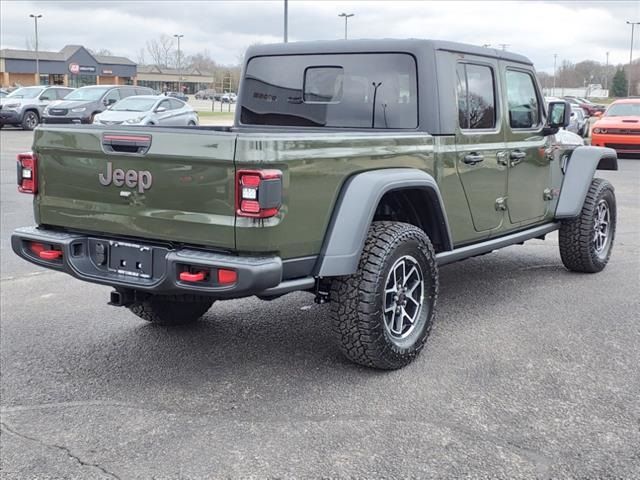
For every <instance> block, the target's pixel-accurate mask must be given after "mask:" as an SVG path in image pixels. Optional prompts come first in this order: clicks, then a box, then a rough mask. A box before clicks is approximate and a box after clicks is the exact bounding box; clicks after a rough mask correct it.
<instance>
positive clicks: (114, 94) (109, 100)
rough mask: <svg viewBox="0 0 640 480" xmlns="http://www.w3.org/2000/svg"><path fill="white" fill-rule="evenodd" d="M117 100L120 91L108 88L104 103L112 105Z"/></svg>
mask: <svg viewBox="0 0 640 480" xmlns="http://www.w3.org/2000/svg"><path fill="white" fill-rule="evenodd" d="M118 100H120V91H119V90H118V89H117V88H114V89H113V90H110V91H109V92H108V93H107V94H106V95H105V97H104V103H105V105H107V106H109V105H113V104H114V103H116V102H117V101H118Z"/></svg>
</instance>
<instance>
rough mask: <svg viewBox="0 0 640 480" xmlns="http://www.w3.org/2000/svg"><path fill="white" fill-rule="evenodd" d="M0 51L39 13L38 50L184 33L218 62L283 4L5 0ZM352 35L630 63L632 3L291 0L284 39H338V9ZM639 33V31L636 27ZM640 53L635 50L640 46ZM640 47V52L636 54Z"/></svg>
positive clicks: (273, 30)
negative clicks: (499, 47) (504, 46)
mask: <svg viewBox="0 0 640 480" xmlns="http://www.w3.org/2000/svg"><path fill="white" fill-rule="evenodd" d="M1 8H2V19H1V20H0V27H1V36H0V43H1V44H2V47H3V48H4V47H11V48H24V46H25V39H26V38H28V37H29V38H31V37H32V36H33V33H32V32H33V23H32V19H30V18H29V16H28V15H29V13H35V12H37V13H42V14H43V18H42V20H41V22H40V23H39V27H40V39H41V45H42V47H43V48H46V49H50V50H59V49H60V48H62V47H63V46H64V45H66V44H81V45H85V46H87V47H90V48H94V49H101V48H106V49H109V50H111V51H112V52H113V53H114V54H117V55H125V56H128V57H130V58H132V59H133V60H135V59H136V57H137V52H138V51H139V49H140V48H143V47H144V46H145V43H146V41H147V40H149V39H152V38H156V37H157V36H159V35H160V34H161V33H165V34H169V35H172V34H174V33H181V34H184V38H183V39H182V41H181V46H182V48H183V50H184V51H185V54H187V55H188V54H193V53H197V52H199V51H202V50H204V49H207V50H209V51H210V52H211V54H212V55H213V56H214V58H215V59H216V60H217V61H218V62H220V63H234V62H236V61H237V59H238V57H239V56H240V55H241V54H242V52H243V51H244V49H245V48H246V47H247V46H248V45H250V44H252V43H258V42H259V43H271V42H279V41H282V30H283V1H282V0H278V1H226V2H224V1H215V2H200V1H181V2H168V1H151V0H147V1H127V2H120V1H110V2H105V1H100V2H96V1H70V0H66V1H60V0H58V1H46V0H42V1H37V2H36V1H24V2H22V1H21V2H17V1H3V2H2V6H1ZM343 11H344V12H349V13H355V17H353V18H351V19H350V20H349V36H350V38H407V37H413V38H436V39H443V40H453V41H459V42H464V43H472V44H476V45H482V44H486V43H489V44H492V45H498V44H508V45H509V46H508V47H507V48H508V49H509V50H511V51H514V52H518V53H522V54H524V55H526V56H528V57H529V58H531V59H532V60H533V61H534V63H535V64H536V66H537V68H538V69H539V70H546V71H551V70H552V69H553V54H554V53H557V54H558V59H559V61H562V60H570V61H572V62H577V61H580V60H584V59H593V60H598V61H601V62H604V60H605V56H606V52H610V63H613V64H617V63H623V62H627V61H628V55H629V53H628V52H629V37H630V28H629V27H628V25H626V24H625V20H634V21H639V20H640V3H638V2H614V1H606V2H605V1H603V2H593V3H590V2H484V1H483V2H480V1H476V2H426V1H422V2H414V1H394V2H377V1H371V2H364V1H296V0H290V1H289V38H290V41H301V40H330V39H337V38H341V37H342V35H343V32H344V30H343V28H344V23H343V20H342V19H341V18H339V17H338V16H337V15H338V13H340V12H343ZM638 30H639V31H638V35H637V36H636V38H638V37H640V29H638ZM639 50H640V49H638V50H636V51H639ZM639 53H640V51H639Z"/></svg>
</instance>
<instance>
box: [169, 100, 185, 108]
mask: <svg viewBox="0 0 640 480" xmlns="http://www.w3.org/2000/svg"><path fill="white" fill-rule="evenodd" d="M169 103H170V104H171V110H179V109H181V108H182V107H183V106H184V103H182V102H181V101H180V100H175V99H173V98H172V99H170V100H169Z"/></svg>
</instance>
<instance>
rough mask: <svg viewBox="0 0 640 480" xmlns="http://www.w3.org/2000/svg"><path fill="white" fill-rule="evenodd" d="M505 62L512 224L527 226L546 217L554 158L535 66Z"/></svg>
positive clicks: (509, 200) (508, 190) (509, 190)
mask: <svg viewBox="0 0 640 480" xmlns="http://www.w3.org/2000/svg"><path fill="white" fill-rule="evenodd" d="M503 64H504V67H505V68H504V69H503V74H504V85H505V94H506V105H505V117H506V118H508V121H507V122H506V130H505V135H506V137H505V138H506V144H507V150H508V155H509V175H508V187H507V197H508V205H509V219H510V222H511V224H513V225H526V224H529V223H535V222H536V221H538V220H541V219H543V218H544V215H545V213H546V211H547V200H545V197H546V195H545V189H547V188H548V187H549V184H550V181H551V177H550V175H551V170H550V161H551V160H550V157H548V156H547V155H546V152H545V150H546V144H547V142H546V137H544V136H543V135H542V128H543V126H544V114H543V105H544V104H543V102H542V95H541V94H540V92H539V90H538V87H537V83H536V81H535V75H534V72H533V70H532V69H529V68H523V66H522V65H518V64H509V63H508V62H504V63H503Z"/></svg>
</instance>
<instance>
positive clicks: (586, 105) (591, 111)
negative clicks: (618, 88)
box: [564, 96, 605, 117]
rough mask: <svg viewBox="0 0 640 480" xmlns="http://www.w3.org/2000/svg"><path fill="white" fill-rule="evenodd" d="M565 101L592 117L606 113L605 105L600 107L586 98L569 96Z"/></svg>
mask: <svg viewBox="0 0 640 480" xmlns="http://www.w3.org/2000/svg"><path fill="white" fill-rule="evenodd" d="M564 99H565V100H566V101H567V102H569V103H570V104H572V105H576V106H578V107H580V108H582V109H583V110H584V111H585V112H587V115H589V116H590V117H592V116H594V115H595V114H596V113H597V112H600V113H602V112H604V111H605V106H604V105H598V104H596V103H593V102H592V101H590V100H587V99H586V98H581V97H569V96H567V97H564Z"/></svg>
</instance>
